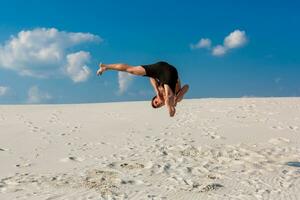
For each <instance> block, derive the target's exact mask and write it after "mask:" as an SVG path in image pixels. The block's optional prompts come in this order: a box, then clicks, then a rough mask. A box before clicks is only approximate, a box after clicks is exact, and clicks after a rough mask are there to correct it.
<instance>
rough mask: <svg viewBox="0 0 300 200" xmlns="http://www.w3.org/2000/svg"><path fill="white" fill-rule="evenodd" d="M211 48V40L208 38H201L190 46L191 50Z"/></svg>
mask: <svg viewBox="0 0 300 200" xmlns="http://www.w3.org/2000/svg"><path fill="white" fill-rule="evenodd" d="M210 46H211V40H210V39H209V38H201V39H200V40H199V42H198V43H197V44H191V48H192V49H200V48H207V49H209V48H210Z"/></svg>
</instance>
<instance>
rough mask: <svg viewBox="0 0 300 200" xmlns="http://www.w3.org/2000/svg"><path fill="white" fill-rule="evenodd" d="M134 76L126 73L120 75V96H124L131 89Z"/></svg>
mask: <svg viewBox="0 0 300 200" xmlns="http://www.w3.org/2000/svg"><path fill="white" fill-rule="evenodd" d="M132 79H133V75H131V74H129V73H126V72H119V73H118V82H119V92H118V94H120V95H121V94H123V93H124V92H125V91H126V90H127V89H128V87H129V85H130V83H131V82H132Z"/></svg>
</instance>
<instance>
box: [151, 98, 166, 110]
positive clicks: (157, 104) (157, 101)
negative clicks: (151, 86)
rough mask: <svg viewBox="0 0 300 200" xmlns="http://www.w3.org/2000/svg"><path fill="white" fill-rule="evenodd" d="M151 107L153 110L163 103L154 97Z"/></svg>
mask: <svg viewBox="0 0 300 200" xmlns="http://www.w3.org/2000/svg"><path fill="white" fill-rule="evenodd" d="M151 105H152V107H153V108H160V107H161V106H163V105H164V102H163V101H162V100H161V99H160V98H158V97H157V96H156V95H155V96H154V97H153V98H152V101H151Z"/></svg>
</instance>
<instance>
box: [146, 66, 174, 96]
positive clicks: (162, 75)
mask: <svg viewBox="0 0 300 200" xmlns="http://www.w3.org/2000/svg"><path fill="white" fill-rule="evenodd" d="M141 66H142V67H143V68H144V69H145V71H146V75H144V76H148V77H152V78H155V79H157V80H158V81H159V84H167V85H169V86H170V88H171V89H172V91H173V92H174V94H175V88H176V83H177V80H178V72H177V69H176V68H175V67H174V66H172V65H170V64H169V63H167V62H162V61H161V62H157V63H154V64H150V65H141Z"/></svg>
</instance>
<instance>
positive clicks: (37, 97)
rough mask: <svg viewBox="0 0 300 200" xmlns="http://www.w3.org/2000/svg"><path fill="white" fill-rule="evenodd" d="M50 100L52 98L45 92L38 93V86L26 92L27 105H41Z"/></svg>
mask: <svg viewBox="0 0 300 200" xmlns="http://www.w3.org/2000/svg"><path fill="white" fill-rule="evenodd" d="M50 99H52V96H51V95H50V94H48V93H47V92H43V91H40V89H39V87H38V86H32V87H31V88H29V90H28V100H27V102H28V103H31V104H36V103H43V102H47V101H49V100H50Z"/></svg>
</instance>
